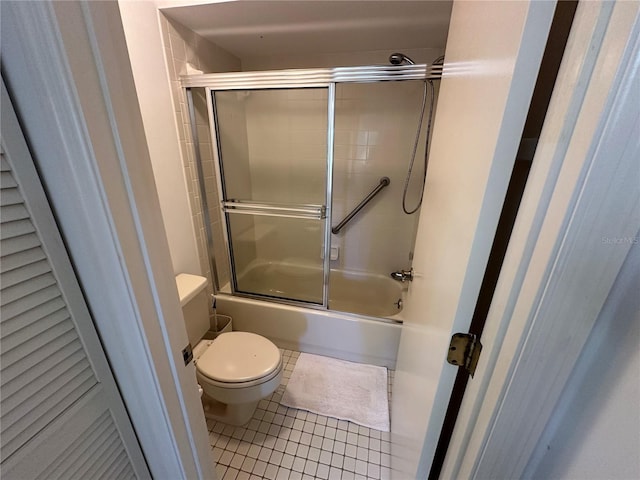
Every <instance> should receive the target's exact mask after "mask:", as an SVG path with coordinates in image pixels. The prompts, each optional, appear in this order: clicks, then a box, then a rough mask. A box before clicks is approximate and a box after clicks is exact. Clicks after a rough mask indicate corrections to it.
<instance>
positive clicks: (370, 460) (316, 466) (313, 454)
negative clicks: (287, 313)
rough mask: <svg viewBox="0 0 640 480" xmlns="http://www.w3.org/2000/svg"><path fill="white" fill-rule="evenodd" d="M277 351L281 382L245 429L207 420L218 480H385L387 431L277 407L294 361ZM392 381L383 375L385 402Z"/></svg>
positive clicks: (387, 470) (295, 355)
mask: <svg viewBox="0 0 640 480" xmlns="http://www.w3.org/2000/svg"><path fill="white" fill-rule="evenodd" d="M281 352H282V356H283V361H284V372H283V376H282V383H281V384H280V386H279V387H278V389H277V390H276V391H275V392H274V393H273V394H271V395H270V396H269V397H268V398H266V399H264V400H262V401H261V402H260V403H259V405H258V408H257V409H256V412H255V414H254V416H253V418H252V419H251V421H250V422H249V423H248V424H247V425H243V426H241V427H233V426H231V425H227V424H224V423H222V422H215V421H213V420H208V421H207V426H208V428H209V440H210V443H211V449H212V455H213V460H214V461H215V463H216V473H217V476H218V479H219V480H230V479H236V480H247V479H263V478H264V479H270V480H274V479H278V480H280V479H283V480H287V479H289V480H297V479H307V480H311V479H322V480H327V479H331V480H356V479H360V480H364V479H375V480H385V479H390V478H391V472H390V467H391V463H390V462H391V458H390V454H391V449H390V448H391V445H390V440H389V433H388V432H381V431H378V430H374V429H370V428H366V427H362V426H359V425H356V424H355V423H352V422H347V421H344V420H337V419H335V418H331V417H325V416H322V415H316V414H314V413H309V412H306V411H304V410H298V409H295V408H288V407H285V406H283V405H280V403H279V402H280V399H281V398H282V395H283V393H284V390H285V388H286V385H287V382H288V381H289V378H290V377H291V372H292V371H293V368H294V366H295V363H296V361H297V359H298V356H299V352H294V351H291V350H281ZM392 381H393V372H392V371H389V377H388V395H389V402H391V384H392Z"/></svg>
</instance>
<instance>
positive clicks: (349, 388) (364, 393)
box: [280, 353, 389, 432]
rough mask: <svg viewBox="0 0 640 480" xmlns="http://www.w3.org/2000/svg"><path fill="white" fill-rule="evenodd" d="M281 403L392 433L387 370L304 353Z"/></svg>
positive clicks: (297, 363)
mask: <svg viewBox="0 0 640 480" xmlns="http://www.w3.org/2000/svg"><path fill="white" fill-rule="evenodd" d="M280 403H281V404H282V405H285V406H287V407H293V408H300V409H302V410H308V411H310V412H313V413H317V414H320V415H325V416H327V417H334V418H338V419H340V420H348V421H350V422H354V423H357V424H358V425H363V426H365V427H370V428H375V429H376V430H382V431H383V432H388V431H389V400H388V397H387V369H386V368H383V367H376V366H373V365H363V364H361V363H352V362H345V361H344V360H336V359H335V358H328V357H321V356H319V355H311V354H308V353H301V354H300V357H299V358H298V361H297V362H296V366H295V367H294V369H293V373H292V374H291V378H290V379H289V382H288V383H287V388H286V390H285V392H284V395H283V396H282V400H281V401H280Z"/></svg>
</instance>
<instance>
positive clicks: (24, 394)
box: [0, 82, 151, 479]
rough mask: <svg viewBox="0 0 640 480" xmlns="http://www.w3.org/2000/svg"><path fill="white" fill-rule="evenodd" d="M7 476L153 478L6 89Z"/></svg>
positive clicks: (1, 279) (3, 296)
mask: <svg viewBox="0 0 640 480" xmlns="http://www.w3.org/2000/svg"><path fill="white" fill-rule="evenodd" d="M1 143H2V160H1V167H0V170H1V172H0V174H1V180H2V181H1V197H0V198H1V203H0V205H1V207H0V208H1V214H0V221H1V253H0V254H1V273H0V283H1V291H0V301H1V305H2V315H1V322H2V323H1V327H2V329H1V330H0V342H1V347H2V350H1V351H2V353H1V360H2V362H1V395H0V406H1V411H2V417H1V420H2V423H1V435H2V449H1V461H2V463H1V472H2V477H3V478H7V479H13V478H15V479H22V478H24V479H27V478H28V479H36V478H47V479H49V478H64V479H71V478H150V477H151V476H150V473H149V470H148V468H147V464H146V462H145V459H144V457H143V455H142V451H141V449H140V445H139V443H138V441H137V439H136V435H135V433H134V431H133V428H132V426H131V422H130V420H129V417H128V415H127V412H126V410H125V407H124V403H123V401H122V398H121V396H120V393H119V391H118V388H117V386H116V384H115V381H114V379H113V376H112V373H111V370H110V368H109V365H108V363H107V359H106V357H105V354H104V352H103V350H102V346H101V344H100V341H99V339H98V335H97V333H96V331H95V329H94V326H93V323H92V320H91V317H90V314H89V311H88V309H87V306H86V304H85V302H84V298H83V296H82V292H81V291H80V287H79V285H78V283H77V280H76V277H75V274H74V271H73V268H72V267H71V263H70V261H69V258H68V257H67V253H66V250H65V247H64V244H63V242H62V239H61V237H60V234H59V232H58V229H57V226H56V223H55V220H54V218H53V215H52V213H51V210H50V208H49V204H48V202H47V199H46V197H45V195H44V191H43V189H42V186H41V184H40V179H39V178H38V175H37V173H36V170H35V167H34V165H33V161H32V158H31V156H30V152H29V150H28V148H27V146H26V143H25V140H24V137H23V135H22V132H21V130H20V126H19V124H18V121H17V119H16V117H15V113H14V111H13V108H12V106H11V102H10V99H9V96H8V94H7V92H6V89H5V86H4V82H3V83H2V140H1Z"/></svg>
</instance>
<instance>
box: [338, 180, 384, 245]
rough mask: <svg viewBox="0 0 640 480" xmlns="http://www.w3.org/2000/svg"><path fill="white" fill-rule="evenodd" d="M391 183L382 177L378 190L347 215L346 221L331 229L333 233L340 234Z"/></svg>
mask: <svg viewBox="0 0 640 480" xmlns="http://www.w3.org/2000/svg"><path fill="white" fill-rule="evenodd" d="M390 183H391V180H389V177H382V178H381V179H380V183H378V185H377V186H376V188H374V189H373V190H371V193H369V195H367V196H366V197H364V200H362V201H361V202H360V203H359V204H358V205H357V206H356V208H354V209H353V210H352V211H351V213H349V215H347V216H346V217H344V219H343V220H342V221H341V222H340V223H339V224H338V225H336V226H335V227H333V228H332V229H331V233H333V234H336V233H338V232H339V231H340V230H342V228H343V227H344V226H345V225H346V224H347V223H349V221H350V220H351V219H352V218H353V217H355V216H356V214H357V213H358V212H359V211H360V210H362V209H363V208H364V206H365V205H366V204H367V203H369V202H370V201H371V200H373V197H375V196H376V195H377V194H378V193H380V190H382V189H383V188H384V187H386V186H387V185H389V184H390Z"/></svg>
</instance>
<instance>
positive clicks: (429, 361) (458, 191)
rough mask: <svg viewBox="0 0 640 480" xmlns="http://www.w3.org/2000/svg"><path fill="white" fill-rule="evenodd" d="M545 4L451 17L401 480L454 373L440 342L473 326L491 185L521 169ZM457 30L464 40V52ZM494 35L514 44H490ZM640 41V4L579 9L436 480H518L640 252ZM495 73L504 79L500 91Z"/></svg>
mask: <svg viewBox="0 0 640 480" xmlns="http://www.w3.org/2000/svg"><path fill="white" fill-rule="evenodd" d="M544 4H546V2H531V3H530V4H528V5H527V4H520V3H518V2H509V3H501V4H499V5H498V6H497V9H495V10H494V7H495V6H496V5H494V4H492V3H486V2H482V3H481V4H479V5H478V4H474V2H460V3H455V4H454V9H453V15H452V24H451V30H450V38H449V44H448V45H447V63H449V62H452V63H453V65H454V70H453V72H452V73H451V78H447V79H446V80H443V82H442V88H441V93H440V95H441V97H440V101H439V105H438V109H439V110H438V118H437V119H436V125H435V131H434V138H433V148H434V150H432V152H433V153H432V163H431V167H430V168H431V170H430V172H429V176H428V180H427V189H426V191H425V203H424V205H425V206H424V207H423V211H422V214H421V219H420V231H419V233H418V235H419V236H418V242H419V243H420V244H421V248H417V249H416V250H417V253H420V255H419V256H418V255H417V256H416V260H415V263H414V269H415V270H416V279H415V280H414V282H413V284H412V285H411V291H410V294H409V295H410V298H409V300H408V301H407V306H406V311H407V315H408V319H409V320H408V322H407V324H406V328H405V329H404V331H403V336H402V338H401V345H400V352H399V359H398V369H397V372H396V383H395V384H394V397H393V403H392V408H393V412H392V429H393V432H392V433H394V443H393V444H392V448H393V457H392V467H393V473H394V478H397V479H408V478H426V477H427V475H428V473H429V468H430V466H431V461H432V458H433V452H434V450H435V446H436V442H437V440H438V436H439V433H440V428H441V426H442V420H443V417H444V412H445V409H446V407H447V401H448V398H449V395H450V393H451V385H452V382H453V377H454V376H455V374H456V369H455V368H453V367H450V366H448V365H446V364H445V363H444V362H445V360H444V359H445V356H446V351H447V347H448V341H449V335H450V334H451V333H452V332H455V331H466V330H467V328H468V326H469V319H470V318H471V315H472V313H473V307H474V304H475V301H476V298H477V293H478V288H479V285H480V279H481V277H482V274H483V270H484V265H485V263H486V259H487V256H488V249H487V247H486V243H485V242H486V241H487V237H492V236H493V232H494V230H495V222H494V220H495V218H497V217H494V216H493V214H494V213H495V204H496V202H497V203H500V202H501V200H500V199H501V198H502V196H503V195H504V188H503V187H504V186H505V185H506V184H505V183H503V182H502V181H499V182H494V180H496V178H497V175H496V172H497V171H501V170H503V169H508V170H509V171H510V167H509V166H508V165H506V163H502V164H499V163H496V162H500V160H501V159H504V157H503V156H504V155H509V156H510V158H514V157H515V153H516V151H515V149H514V145H513V144H512V143H511V140H510V138H509V136H507V135H506V133H507V132H508V127H509V126H511V127H512V128H514V129H515V130H517V129H519V128H521V123H520V121H521V120H522V121H524V117H522V118H521V119H520V117H519V115H520V114H522V115H524V114H525V113H524V112H519V113H518V116H513V114H512V113H513V111H514V110H513V108H514V107H515V104H514V102H515V101H516V100H517V101H518V102H519V101H522V100H525V99H526V101H527V102H528V100H529V96H530V93H531V88H532V84H529V83H527V82H526V81H525V79H523V75H522V74H523V71H522V69H521V68H520V67H522V66H523V65H524V64H526V63H530V62H533V61H534V60H535V61H539V54H540V53H541V50H538V49H539V48H540V49H541V48H542V46H543V45H541V44H540V42H544V38H540V37H546V31H545V28H544V26H545V25H546V26H547V29H548V21H550V20H551V18H550V15H551V14H552V12H548V11H543V10H544V9H545V8H546V7H550V8H553V5H549V4H546V5H544ZM527 9H528V12H526V10H527ZM538 14H541V15H542V16H544V17H545V18H546V20H544V22H543V21H541V20H542V18H541V16H539V15H538ZM472 25H473V26H472ZM482 25H484V28H482ZM495 25H500V29H494V28H493V27H494V26H495ZM467 26H468V27H469V28H465V27H467ZM494 30H495V31H494ZM465 32H473V33H470V34H469V35H470V36H472V37H473V38H470V37H469V36H467V37H466V42H467V45H466V49H465V45H464V40H465V39H464V38H463V37H465ZM536 32H537V33H536ZM520 33H522V37H520ZM529 34H530V35H529ZM503 35H511V36H510V37H502V39H501V40H500V41H497V42H496V43H493V44H492V40H494V41H495V40H496V38H497V37H498V36H503ZM639 38H640V17H639V9H638V4H637V3H632V2H617V3H614V2H598V3H596V2H581V3H580V4H579V5H578V10H577V11H576V16H575V19H574V22H573V25H572V30H571V34H570V37H569V41H568V43H567V47H566V50H565V54H564V56H563V63H562V66H561V69H560V72H559V73H558V79H557V82H556V84H555V88H554V93H553V96H552V99H551V103H550V105H549V110H548V112H547V115H546V118H545V124H544V127H543V130H542V134H541V137H540V141H539V144H538V148H537V150H536V156H535V158H534V164H533V165H534V168H533V169H532V171H531V175H530V177H529V180H528V183H527V189H526V191H525V195H524V197H523V200H522V204H521V207H520V210H519V214H518V219H517V221H516V224H515V227H514V232H513V236H512V237H511V242H510V244H509V250H508V252H507V255H506V257H505V262H504V264H503V268H502V271H501V275H500V280H499V282H498V286H497V288H496V293H495V296H494V299H493V302H492V306H491V310H490V312H489V316H488V318H487V324H486V328H485V331H484V333H483V339H482V341H483V343H484V349H483V354H482V357H481V359H480V362H479V364H478V371H477V372H476V373H477V374H476V377H475V378H474V379H473V380H472V381H471V382H470V383H469V387H468V389H467V394H466V396H465V398H464V401H463V404H462V409H461V411H460V415H459V417H458V421H457V423H456V428H455V430H454V434H453V438H452V442H451V444H450V447H449V451H448V453H447V459H446V460H445V466H444V469H443V471H442V476H441V478H521V476H522V473H523V470H524V468H525V466H526V463H527V461H528V459H529V458H530V456H531V454H532V451H533V449H534V447H535V445H536V442H537V440H538V438H539V436H540V433H541V431H542V430H543V428H544V426H545V424H546V422H547V421H548V419H549V417H550V414H551V412H552V411H553V409H554V406H555V404H556V401H557V399H558V397H559V395H560V393H561V392H562V389H563V387H564V384H565V382H566V380H567V378H568V376H569V374H570V372H571V369H572V368H573V365H574V364H575V362H576V360H577V358H578V356H579V355H580V353H581V350H582V348H583V346H584V343H585V341H586V338H587V337H588V335H589V332H590V330H591V327H592V325H593V323H594V322H595V319H596V318H597V315H598V312H599V311H600V308H601V306H602V304H603V303H604V301H605V299H606V297H607V295H608V292H609V288H610V287H611V285H612V284H613V282H614V280H615V278H616V275H617V273H618V271H619V270H620V266H621V265H622V263H623V261H624V258H625V256H626V253H627V251H628V250H629V246H630V244H629V242H633V241H636V242H637V236H634V235H637V234H636V233H635V232H637V231H638V227H640V216H639V215H638V213H637V212H638V208H639V207H638V205H639V202H640V195H639V194H638V189H637V185H638V183H637V179H638V173H639V172H638V165H637V158H638V149H639V148H640V145H639V144H638V136H637V131H638V122H639V109H638V101H637V96H638V89H637V70H638V65H639V63H638V59H639V58H640V57H639V56H638V48H640V42H639V40H638V39H639ZM509 40H511V41H509ZM459 41H460V43H459ZM532 49H533V51H532ZM470 51H471V53H469V52H470ZM523 55H529V56H533V57H534V58H533V59H530V58H525V57H524V56H523ZM603 64H606V65H607V68H604V69H603V68H601V66H602V65H603ZM483 65H485V67H486V68H484V70H483V71H481V70H480V68H481V67H482V66H483ZM509 66H511V67H510V68H511V71H512V73H511V74H510V73H508V71H509V68H508V67H509ZM500 72H502V73H504V74H506V75H508V78H504V79H503V80H504V82H502V87H501V88H498V86H497V85H496V84H497V83H501V82H500V78H497V77H500V75H499V73H500ZM474 76H475V78H474ZM531 76H532V78H535V72H534V73H532V74H531ZM500 90H501V91H500ZM474 92H475V95H474ZM478 96H479V97H481V98H477V97H478ZM456 102H460V103H459V105H460V108H458V109H456V108H455V106H456ZM485 102H486V103H485ZM483 105H484V108H485V111H484V112H483V111H482V108H481V107H482V106H483ZM518 108H520V107H518ZM525 109H526V107H525ZM460 111H464V112H465V115H464V117H463V118H459V117H458V118H457V123H456V122H455V121H453V120H454V119H453V115H455V114H456V112H460ZM443 112H444V115H445V117H444V118H443ZM510 112H511V113H510ZM494 115H495V117H494ZM447 116H449V117H451V118H446V117H447ZM471 123H475V124H476V125H482V128H477V130H478V133H479V134H482V135H484V137H483V138H477V137H475V136H474V134H473V133H471V134H469V135H468V134H467V132H468V131H472V132H473V130H474V129H473V128H472V125H470V124H471ZM446 125H454V128H455V130H454V131H447V127H446ZM492 132H493V133H492ZM516 133H517V132H515V131H511V133H510V135H513V136H515V137H517V136H518V135H517V134H516ZM447 141H448V143H447ZM516 141H517V140H516ZM485 155H486V159H485V158H484V156H485ZM484 160H489V162H488V163H486V162H485V161H484ZM447 162H449V163H448V165H446V166H445V165H444V164H445V163H447ZM452 165H454V166H453V167H452ZM447 168H448V169H450V170H449V171H451V172H452V173H451V174H450V175H451V177H449V178H447V177H446V175H445V174H446V172H447ZM474 176H475V178H473V177H474ZM447 179H448V180H449V181H448V182H447ZM474 192H475V196H473V194H474ZM465 223H468V225H465ZM610 238H615V239H619V240H621V241H620V242H618V243H615V242H611V241H609V243H607V241H605V240H606V239H610ZM624 239H627V242H626V243H625V242H624V241H622V240H624ZM634 239H635V240H634ZM612 244H614V245H615V248H612V247H611V245H612ZM420 250H422V251H420ZM431 252H437V256H436V254H435V253H431ZM406 432H409V434H406Z"/></svg>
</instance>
